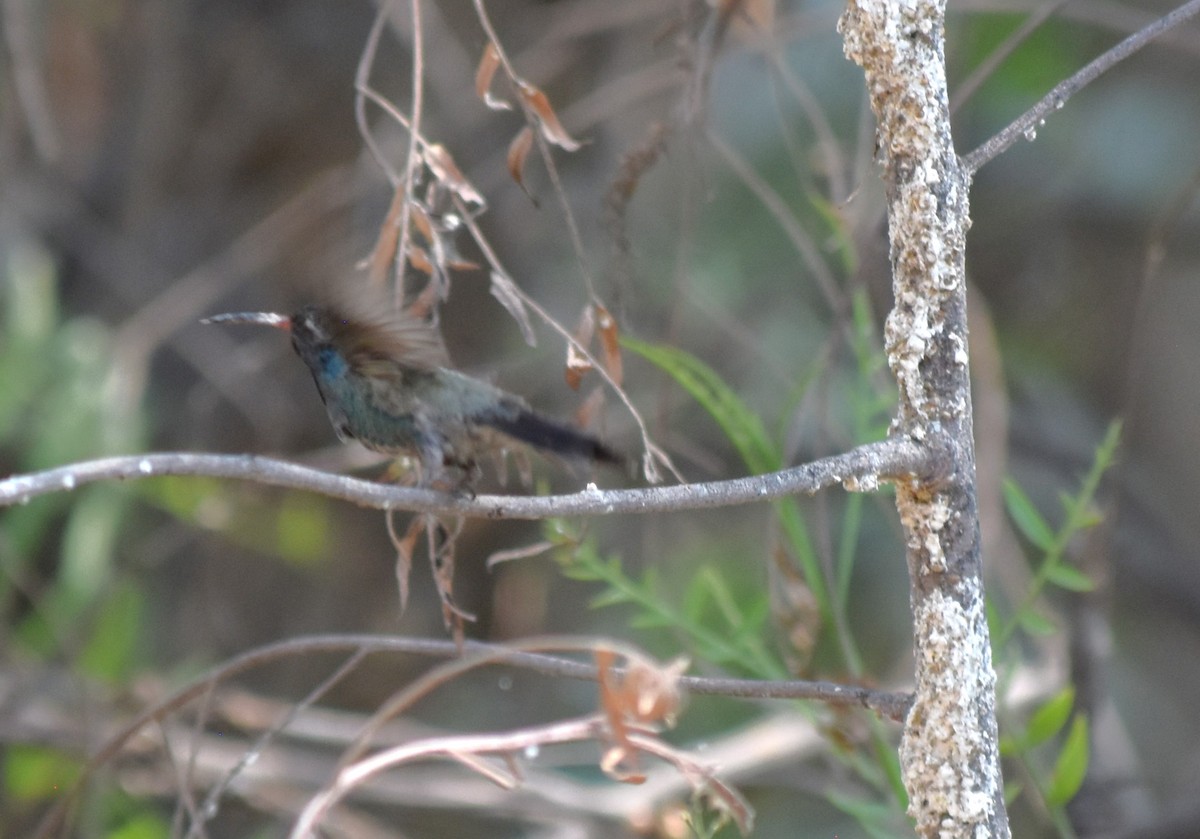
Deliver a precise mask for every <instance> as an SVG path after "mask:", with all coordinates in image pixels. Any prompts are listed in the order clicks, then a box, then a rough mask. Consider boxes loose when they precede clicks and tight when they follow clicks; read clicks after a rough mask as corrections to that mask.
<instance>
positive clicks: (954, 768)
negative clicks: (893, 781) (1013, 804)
mask: <svg viewBox="0 0 1200 839" xmlns="http://www.w3.org/2000/svg"><path fill="white" fill-rule="evenodd" d="M958 593H959V594H960V595H961V596H962V601H963V602H966V603H967V606H966V607H965V608H964V606H963V605H962V602H960V600H959V599H956V598H954V597H950V596H947V595H946V594H943V593H942V592H941V591H935V592H933V593H932V594H931V595H930V596H929V597H926V598H924V599H922V601H921V602H920V603H919V604H918V605H917V607H916V609H915V613H914V615H913V619H914V632H915V634H916V637H917V638H918V639H923V640H922V641H920V642H919V643H918V647H917V656H918V657H919V659H920V661H919V663H918V666H917V672H918V673H919V674H921V675H920V678H919V680H918V684H917V695H916V701H915V702H914V704H913V708H912V710H911V711H910V713H909V724H908V725H907V726H906V727H905V732H904V738H903V740H902V741H901V744H900V761H901V767H902V769H903V772H904V783H905V786H906V787H907V788H908V791H909V795H910V796H911V799H912V800H911V802H910V804H909V814H910V815H912V816H913V817H914V818H915V819H917V833H918V835H920V836H936V837H939V839H960V837H961V839H967V838H968V837H969V839H983V837H985V836H989V835H990V834H989V832H988V831H989V830H990V825H991V824H992V822H993V818H994V816H995V805H996V801H997V795H998V792H999V789H1000V784H1001V779H1000V777H999V771H998V769H997V760H996V755H995V754H994V747H993V746H992V743H994V732H990V731H989V730H988V723H987V720H988V719H989V718H990V708H991V702H992V696H993V691H994V690H995V674H994V672H993V670H992V660H991V652H990V650H989V648H988V642H987V632H986V627H985V624H986V619H985V615H984V609H983V596H982V593H981V592H980V591H979V590H978V589H977V588H975V589H972V590H970V591H965V590H960V591H959V592H958Z"/></svg>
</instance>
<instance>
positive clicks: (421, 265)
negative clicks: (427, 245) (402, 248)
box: [408, 245, 433, 276]
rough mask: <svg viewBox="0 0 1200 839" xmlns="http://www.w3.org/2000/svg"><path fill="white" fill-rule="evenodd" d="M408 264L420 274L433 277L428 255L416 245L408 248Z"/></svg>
mask: <svg viewBox="0 0 1200 839" xmlns="http://www.w3.org/2000/svg"><path fill="white" fill-rule="evenodd" d="M408 264H409V265H411V266H412V267H413V268H416V269H417V270H418V271H420V272H421V273H422V274H428V275H429V276H433V263H432V262H430V261H429V254H427V253H425V249H424V248H422V247H420V246H418V245H412V246H411V247H409V249H408Z"/></svg>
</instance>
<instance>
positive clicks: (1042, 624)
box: [1017, 609, 1058, 635]
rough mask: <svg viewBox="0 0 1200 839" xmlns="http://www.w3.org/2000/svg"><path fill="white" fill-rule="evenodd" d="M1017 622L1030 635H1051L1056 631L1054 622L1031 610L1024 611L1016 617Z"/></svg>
mask: <svg viewBox="0 0 1200 839" xmlns="http://www.w3.org/2000/svg"><path fill="white" fill-rule="evenodd" d="M1017 622H1018V623H1019V624H1020V625H1021V628H1022V629H1024V630H1025V631H1026V632H1028V633H1029V634H1030V635H1053V634H1054V633H1055V632H1057V631H1058V627H1057V626H1056V625H1055V624H1054V621H1052V620H1050V619H1049V618H1044V617H1042V616H1041V615H1039V614H1038V613H1037V612H1035V611H1033V610H1032V609H1026V610H1025V611H1023V612H1021V613H1020V614H1019V615H1017Z"/></svg>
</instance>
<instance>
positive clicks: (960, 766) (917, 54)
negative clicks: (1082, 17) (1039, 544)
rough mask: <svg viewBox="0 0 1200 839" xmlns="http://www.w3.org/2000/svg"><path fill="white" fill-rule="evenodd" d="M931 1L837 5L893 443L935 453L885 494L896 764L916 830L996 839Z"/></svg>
mask: <svg viewBox="0 0 1200 839" xmlns="http://www.w3.org/2000/svg"><path fill="white" fill-rule="evenodd" d="M944 8H945V3H944V0H942V2H935V0H850V2H849V3H848V6H847V9H846V11H845V13H844V14H843V15H842V18H841V21H840V22H839V30H840V31H841V33H842V35H843V38H844V40H845V51H846V55H847V57H849V58H850V59H851V60H852V61H855V62H856V63H858V64H859V65H861V66H862V67H863V69H864V71H865V72H866V78H867V89H868V93H869V96H870V99H871V106H872V108H873V110H874V112H875V116H876V119H877V120H878V154H879V159H880V162H881V163H882V165H883V177H884V180H885V183H886V186H887V195H888V223H889V224H888V227H889V236H890V241H891V261H892V281H893V288H894V295H895V307H894V308H893V309H892V312H891V314H890V315H889V316H888V319H887V324H886V328H885V341H886V347H887V353H888V359H889V363H890V365H891V367H892V371H893V372H894V373H895V375H896V380H897V383H898V385H899V388H900V409H899V412H898V414H897V417H896V420H895V423H894V428H893V433H894V434H900V435H904V436H907V437H909V438H911V439H913V440H917V441H921V442H923V443H925V444H927V445H929V446H931V447H935V448H937V449H938V450H939V451H940V452H941V453H942V454H943V455H945V462H947V463H948V464H950V467H949V469H948V471H947V472H946V473H945V474H942V475H939V476H934V477H931V478H929V479H924V478H921V479H914V480H912V481H910V482H907V483H902V484H899V485H898V486H897V492H896V499H897V501H896V503H897V508H898V509H899V512H900V519H901V522H902V524H903V526H904V531H905V537H906V541H907V549H908V550H907V553H908V566H909V574H910V579H911V583H912V585H911V599H912V610H913V635H914V645H915V650H916V699H915V702H914V704H913V708H912V711H911V713H910V714H909V717H908V720H907V722H906V725H905V730H904V735H903V740H902V742H901V748H900V757H901V763H902V767H903V772H904V780H905V785H906V787H907V789H908V793H909V798H910V804H909V813H910V815H912V817H913V818H914V819H915V820H916V823H917V831H918V833H919V834H920V835H921V836H928V837H939V839H951V837H971V839H982V837H994V838H995V839H1001V838H1002V837H1008V836H1009V829H1008V820H1007V815H1006V813H1005V810H1004V801H1003V797H1002V782H1001V776H1000V761H999V752H998V748H997V732H996V719H995V674H994V671H993V669H992V662H991V653H990V647H989V641H988V629H987V621H986V619H985V612H984V598H983V582H982V577H981V559H980V554H979V523H978V516H977V513H976V507H975V457H974V447H973V445H972V439H971V433H972V425H971V392H970V383H969V378H968V371H967V318H966V296H965V279H964V278H965V271H964V251H965V242H966V231H967V227H968V226H969V219H968V210H967V191H968V188H969V186H970V184H969V178H968V176H967V174H966V173H965V170H964V169H963V167H962V166H961V163H960V161H959V158H958V156H957V155H956V154H955V152H954V146H953V142H952V140H951V135H950V119H949V110H948V107H947V96H946V79H945V69H944V68H945V62H944V55H943V51H942V37H943V30H942V22H943V14H944Z"/></svg>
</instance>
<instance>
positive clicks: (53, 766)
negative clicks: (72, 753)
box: [4, 744, 80, 803]
mask: <svg viewBox="0 0 1200 839" xmlns="http://www.w3.org/2000/svg"><path fill="white" fill-rule="evenodd" d="M79 772H80V764H79V761H77V760H75V759H73V758H70V757H68V756H67V755H65V754H63V753H62V752H59V751H55V750H54V749H48V748H45V747H43V746H25V745H21V744H13V745H10V746H7V747H6V748H5V753H4V789H5V793H6V794H5V798H8V799H9V801H10V803H12V802H16V801H22V802H36V801H42V800H45V799H52V798H59V797H60V796H62V794H63V791H64V790H66V789H69V788H70V787H71V785H72V784H74V783H75V779H76V778H78V777H79Z"/></svg>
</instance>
